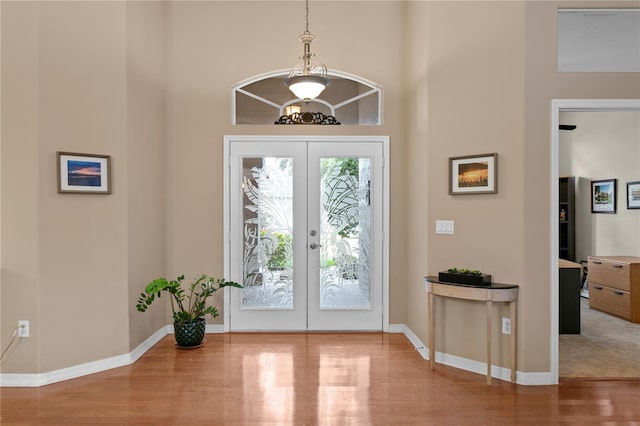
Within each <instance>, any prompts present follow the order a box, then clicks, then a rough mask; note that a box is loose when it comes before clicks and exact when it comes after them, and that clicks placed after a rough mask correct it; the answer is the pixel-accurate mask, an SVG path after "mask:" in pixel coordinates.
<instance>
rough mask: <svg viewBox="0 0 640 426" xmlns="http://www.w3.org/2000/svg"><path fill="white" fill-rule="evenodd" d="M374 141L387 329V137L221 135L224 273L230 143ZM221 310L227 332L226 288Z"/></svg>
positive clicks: (227, 269)
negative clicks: (379, 168)
mask: <svg viewBox="0 0 640 426" xmlns="http://www.w3.org/2000/svg"><path fill="white" fill-rule="evenodd" d="M300 140H304V141H307V142H334V143H335V142H347V143H354V142H378V143H382V150H383V151H382V153H383V156H384V158H383V173H382V175H383V177H382V179H383V182H382V196H383V206H382V216H383V218H382V232H383V235H382V315H383V318H382V331H384V332H388V331H389V237H388V235H389V136H293V135H287V136H278V135H270V136H264V135H225V136H224V151H223V155H224V180H223V187H224V239H225V240H224V276H225V277H228V276H229V273H230V271H231V254H230V247H231V230H230V223H231V222H230V217H229V215H230V208H229V207H230V188H229V184H230V172H231V162H230V155H231V154H230V144H231V142H232V141H236V142H264V143H265V144H268V143H270V142H287V141H289V142H292V141H300ZM223 290H224V312H223V314H222V320H223V331H224V332H228V331H230V314H231V298H230V297H229V296H230V295H229V291H230V290H229V288H228V287H227V288H224V289H223Z"/></svg>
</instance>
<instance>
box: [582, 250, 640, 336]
mask: <svg viewBox="0 0 640 426" xmlns="http://www.w3.org/2000/svg"><path fill="white" fill-rule="evenodd" d="M588 277H589V306H590V307H591V308H593V309H597V310H599V311H603V312H607V313H609V314H611V315H615V316H618V317H620V318H624V319H626V320H629V321H632V322H635V323H640V257H633V256H589V276H588Z"/></svg>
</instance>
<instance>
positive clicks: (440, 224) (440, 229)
mask: <svg viewBox="0 0 640 426" xmlns="http://www.w3.org/2000/svg"><path fill="white" fill-rule="evenodd" d="M453 231H454V226H453V221H452V220H436V234H447V235H453Z"/></svg>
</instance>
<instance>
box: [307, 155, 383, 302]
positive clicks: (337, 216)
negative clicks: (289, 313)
mask: <svg viewBox="0 0 640 426" xmlns="http://www.w3.org/2000/svg"><path fill="white" fill-rule="evenodd" d="M370 163H371V160H370V159H368V158H322V159H321V160H320V173H321V180H320V186H321V188H320V197H321V203H320V206H321V207H320V208H321V212H320V220H321V222H320V223H321V234H320V241H321V244H322V246H321V247H320V250H321V251H320V288H319V291H320V309H368V308H370V305H371V300H370V276H369V275H370V274H369V271H370V264H369V263H370V246H371V245H370V241H371V230H370V218H371V209H370V200H371V196H370V181H371V180H370V179H371V177H370Z"/></svg>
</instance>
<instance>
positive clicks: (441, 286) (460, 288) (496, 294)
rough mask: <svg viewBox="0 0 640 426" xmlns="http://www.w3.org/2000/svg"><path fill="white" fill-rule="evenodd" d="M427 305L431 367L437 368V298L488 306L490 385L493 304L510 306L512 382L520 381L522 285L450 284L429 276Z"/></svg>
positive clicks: (427, 279)
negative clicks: (518, 347)
mask: <svg viewBox="0 0 640 426" xmlns="http://www.w3.org/2000/svg"><path fill="white" fill-rule="evenodd" d="M424 281H425V283H426V288H427V295H428V299H427V302H428V304H429V364H430V366H431V369H432V370H433V369H434V368H435V358H436V349H435V340H436V339H435V312H434V311H435V309H434V308H435V303H434V296H440V297H450V298H454V299H465V300H477V301H481V302H485V303H486V305H487V384H488V385H490V384H491V334H492V330H491V323H492V310H493V309H492V307H493V302H506V303H509V318H510V319H511V345H510V346H511V381H512V382H513V383H515V381H516V330H517V325H516V301H517V300H518V286H517V285H514V284H498V283H493V284H491V285H490V286H477V285H467V284H457V283H449V282H445V281H440V280H439V279H438V277H434V276H429V277H425V278H424Z"/></svg>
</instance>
